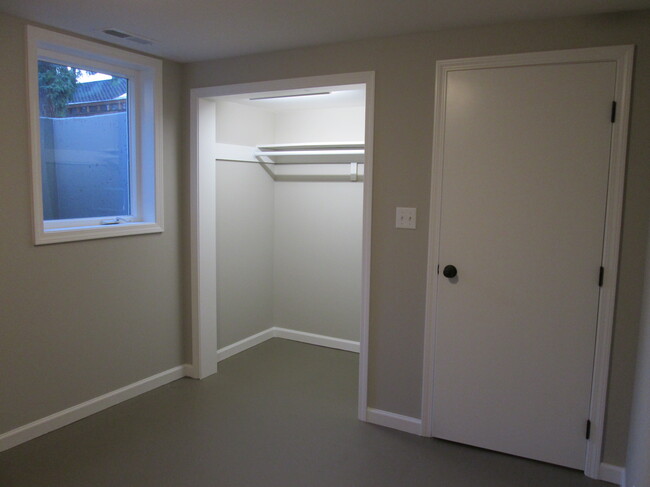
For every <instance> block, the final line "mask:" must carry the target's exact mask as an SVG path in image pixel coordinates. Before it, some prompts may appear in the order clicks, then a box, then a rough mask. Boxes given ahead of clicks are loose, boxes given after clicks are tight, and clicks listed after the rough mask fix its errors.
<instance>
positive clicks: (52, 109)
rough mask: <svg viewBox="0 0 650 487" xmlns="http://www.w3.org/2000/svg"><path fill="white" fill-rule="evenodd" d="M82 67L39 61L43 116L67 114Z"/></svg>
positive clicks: (54, 116) (55, 116) (39, 87)
mask: <svg viewBox="0 0 650 487" xmlns="http://www.w3.org/2000/svg"><path fill="white" fill-rule="evenodd" d="M81 74H82V73H81V70H80V69H74V68H71V67H69V66H62V65H60V64H53V63H48V62H46V61H39V62H38V91H39V95H40V114H41V117H53V118H61V117H65V116H66V107H67V105H68V103H69V102H70V100H71V99H72V97H73V95H74V92H75V90H76V89H77V79H78V78H79V77H80V76H81Z"/></svg>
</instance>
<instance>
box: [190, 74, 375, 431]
mask: <svg viewBox="0 0 650 487" xmlns="http://www.w3.org/2000/svg"><path fill="white" fill-rule="evenodd" d="M351 84H365V86H366V114H365V118H366V121H365V123H366V127H365V137H366V140H365V166H364V177H363V240H362V293H361V300H362V304H361V306H362V308H361V333H360V355H359V411H358V414H359V419H361V420H363V421H365V420H366V410H367V384H368V325H369V316H370V236H371V220H372V219H371V205H372V159H373V135H374V106H375V74H374V72H359V73H346V74H335V75H327V76H313V77H308V78H293V79H284V80H273V81H263V82H257V83H244V84H236V85H223V86H212V87H207V88H195V89H192V90H190V205H191V207H190V212H191V289H192V365H191V366H190V367H188V374H187V375H188V376H190V377H194V378H196V379H203V378H205V377H207V376H209V375H212V374H214V373H215V372H217V304H216V296H217V272H216V264H217V258H216V212H215V203H216V199H215V194H214V181H215V164H214V161H215V154H214V153H212V148H211V145H210V144H206V143H205V139H204V140H203V143H202V140H201V139H202V138H201V134H202V133H211V134H214V133H215V120H214V116H213V114H214V112H213V111H212V112H211V111H210V110H209V107H210V105H211V104H212V102H211V101H210V100H209V98H211V97H217V96H224V95H236V94H245V93H260V92H264V91H282V90H293V89H302V88H316V87H321V86H337V85H351ZM206 108H207V109H206ZM210 114H212V116H210Z"/></svg>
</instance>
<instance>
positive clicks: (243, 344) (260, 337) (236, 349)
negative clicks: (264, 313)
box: [217, 327, 275, 362]
mask: <svg viewBox="0 0 650 487" xmlns="http://www.w3.org/2000/svg"><path fill="white" fill-rule="evenodd" d="M274 336H275V335H274V333H273V327H271V328H267V329H266V330H264V331H261V332H259V333H256V334H255V335H251V336H249V337H246V338H244V339H243V340H239V341H238V342H235V343H233V344H232V345H228V346H227V347H223V348H220V349H218V350H217V362H221V361H222V360H225V359H227V358H228V357H232V356H233V355H236V354H238V353H240V352H243V351H244V350H248V349H249V348H251V347H254V346H255V345H259V344H260V343H264V342H265V341H266V340H268V339H270V338H273V337H274Z"/></svg>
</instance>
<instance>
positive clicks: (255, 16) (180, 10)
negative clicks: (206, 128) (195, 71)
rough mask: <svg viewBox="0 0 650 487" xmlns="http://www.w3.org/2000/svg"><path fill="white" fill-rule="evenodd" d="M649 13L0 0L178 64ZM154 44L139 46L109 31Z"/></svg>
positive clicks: (574, 4)
mask: <svg viewBox="0 0 650 487" xmlns="http://www.w3.org/2000/svg"><path fill="white" fill-rule="evenodd" d="M647 8H650V0H0V11H2V12H6V13H9V14H13V15H17V16H19V17H24V18H26V19H29V20H32V21H36V22H41V23H43V24H46V25H51V26H54V27H59V28H61V29H66V30H69V31H72V32H76V33H79V34H83V35H87V36H90V37H95V38H97V39H104V40H108V41H110V42H113V43H116V44H122V45H125V46H129V47H131V48H134V49H137V50H140V51H143V52H149V53H151V54H156V55H159V56H162V57H165V58H168V59H173V60H176V61H185V62H189V61H198V60H206V59H214V58H223V57H230V56H238V55H242V54H251V53H258V52H268V51H275V50H280V49H288V48H295V47H303V46H310V45H317V44H325V43H332V42H341V41H348V40H355V39H364V38H370V37H382V36H389V35H397V34H405V33H411V32H420V31H428V30H439V29H445V28H450V27H459V26H472V25H484V24H493V23H499V22H507V21H515V20H526V19H544V18H552V17H564V16H571V15H583V14H596V13H604V12H617V11H624V10H639V9H647ZM107 28H116V29H119V30H122V31H126V32H128V33H131V34H135V35H137V36H142V37H145V38H149V39H152V40H154V43H153V44H152V45H150V46H142V45H140V44H135V43H133V42H130V41H125V40H121V41H118V40H117V39H116V38H114V37H111V36H109V35H107V34H104V33H103V32H102V30H104V29H107Z"/></svg>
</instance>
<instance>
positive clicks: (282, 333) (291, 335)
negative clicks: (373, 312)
mask: <svg viewBox="0 0 650 487" xmlns="http://www.w3.org/2000/svg"><path fill="white" fill-rule="evenodd" d="M271 338H284V339H285V340H293V341H294V342H302V343H309V344H310V345H319V346H321V347H328V348H336V349H337V350H345V351H346V352H356V353H359V342H355V341H352V340H345V339H343V338H334V337H328V336H325V335H318V334H316V333H307V332H305V331H298V330H291V329H289V328H281V327H279V326H272V327H271V328H267V329H266V330H264V331H261V332H259V333H256V334H255V335H251V336H249V337H247V338H244V339H243V340H239V341H238V342H236V343H233V344H232V345H228V346H226V347H223V348H220V349H218V350H217V361H218V362H220V361H222V360H225V359H227V358H228V357H232V356H233V355H236V354H238V353H240V352H243V351H244V350H248V349H249V348H251V347H254V346H255V345H259V344H260V343H264V342H265V341H266V340H269V339H271Z"/></svg>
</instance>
